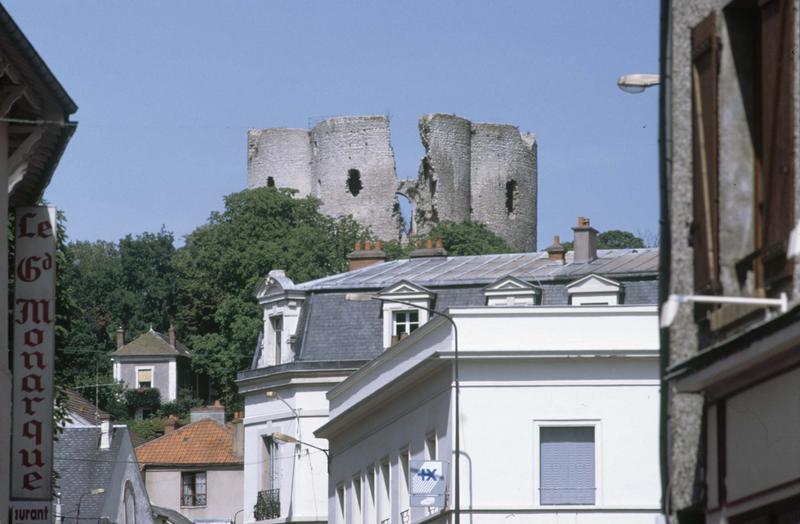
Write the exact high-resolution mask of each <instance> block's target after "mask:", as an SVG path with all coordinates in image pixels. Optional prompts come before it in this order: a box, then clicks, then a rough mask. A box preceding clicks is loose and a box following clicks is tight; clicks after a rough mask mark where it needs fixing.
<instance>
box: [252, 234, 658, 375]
mask: <svg viewBox="0 0 800 524" xmlns="http://www.w3.org/2000/svg"><path fill="white" fill-rule="evenodd" d="M590 274H599V275H601V276H604V277H606V278H610V279H613V280H616V281H618V282H620V283H621V284H622V289H623V297H622V302H623V303H625V304H656V303H657V295H658V283H657V280H656V279H657V277H658V249H653V248H646V249H616V250H599V251H598V258H597V259H595V260H593V261H592V262H589V263H574V262H572V252H570V253H567V257H566V263H565V264H560V263H554V262H552V261H550V260H549V259H548V257H547V253H546V252H543V253H515V254H504V255H480V256H467V257H431V258H414V259H403V260H395V261H392V262H385V263H382V264H375V265H373V266H369V267H366V268H363V269H360V270H356V271H351V272H347V273H339V274H336V275H332V276H329V277H325V278H321V279H318V280H312V281H309V282H305V283H302V284H297V285H294V286H293V287H292V289H294V290H302V291H305V292H306V300H305V301H304V304H303V307H302V309H301V312H300V317H299V319H298V327H297V332H296V334H295V338H296V340H295V342H294V344H293V349H294V350H295V351H296V355H297V356H296V359H295V362H294V363H292V364H288V365H287V364H283V365H281V366H272V367H270V368H264V371H263V372H261V371H256V369H255V366H256V365H257V362H258V359H259V356H260V355H258V354H256V355H255V357H254V359H253V368H254V369H252V370H251V372H243V373H242V374H240V375H239V378H240V379H243V378H249V377H251V376H256V375H258V376H260V375H261V374H271V373H272V372H273V371H275V372H278V371H279V370H280V371H286V369H284V368H286V367H287V366H289V367H292V366H299V367H298V369H300V367H302V365H303V364H304V363H307V362H312V361H328V362H338V361H358V360H362V361H363V360H371V359H373V358H375V357H377V356H378V355H380V354H381V352H382V351H383V328H382V322H383V319H382V316H381V315H382V308H381V304H380V302H378V301H375V300H371V301H361V302H359V301H352V302H351V301H346V300H345V294H346V293H347V292H348V291H351V290H364V291H366V290H370V291H373V292H378V291H379V290H381V289H384V288H386V287H388V286H391V285H393V284H396V283H398V282H400V281H402V280H406V281H409V282H411V283H413V284H415V285H417V286H425V287H426V288H428V289H429V290H430V291H431V292H432V293H433V294H434V303H433V308H434V309H436V310H437V311H445V310H447V309H449V308H456V307H474V306H484V305H485V297H484V293H483V291H484V290H483V288H484V287H485V286H487V285H489V284H492V283H494V282H496V281H497V280H498V279H499V278H502V277H505V276H509V275H511V276H513V277H515V278H518V279H520V280H523V281H526V282H530V283H533V284H535V285H537V286H538V287H541V289H542V302H541V303H542V305H545V306H559V305H567V304H569V295H568V293H567V289H566V284H568V283H570V282H573V281H575V280H577V279H579V278H581V277H584V276H586V275H590ZM260 347H261V346H260V345H259V348H260Z"/></svg>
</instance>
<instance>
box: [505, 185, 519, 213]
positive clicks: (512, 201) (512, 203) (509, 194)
mask: <svg viewBox="0 0 800 524" xmlns="http://www.w3.org/2000/svg"><path fill="white" fill-rule="evenodd" d="M518 200H519V190H518V189H517V181H516V180H509V181H508V182H506V211H507V212H508V213H513V212H514V210H515V209H516V208H517V203H518Z"/></svg>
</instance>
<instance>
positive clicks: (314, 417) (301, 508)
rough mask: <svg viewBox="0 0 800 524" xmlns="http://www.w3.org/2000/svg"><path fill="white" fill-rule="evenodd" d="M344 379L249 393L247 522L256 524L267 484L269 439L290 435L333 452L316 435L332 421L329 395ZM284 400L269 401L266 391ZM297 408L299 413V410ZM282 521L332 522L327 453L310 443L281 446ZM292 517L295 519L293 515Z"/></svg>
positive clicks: (261, 388)
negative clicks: (257, 508) (260, 497)
mask: <svg viewBox="0 0 800 524" xmlns="http://www.w3.org/2000/svg"><path fill="white" fill-rule="evenodd" d="M343 378H344V377H342V376H339V377H334V378H331V377H323V378H317V379H307V380H302V379H301V380H298V381H297V382H296V383H293V384H288V385H287V384H284V385H281V386H276V387H271V386H270V385H269V384H268V383H265V384H262V385H261V386H259V387H254V388H250V389H248V390H247V391H245V392H244V395H245V416H244V421H243V424H244V431H245V434H244V439H245V443H244V446H245V449H244V457H245V466H244V522H253V521H254V520H255V518H254V515H253V506H255V504H256V500H257V496H258V492H259V491H260V490H262V489H265V487H264V486H262V482H263V480H262V477H263V475H262V468H263V467H264V466H263V463H264V461H265V459H266V454H265V450H264V445H263V439H264V437H266V436H268V435H271V434H272V433H275V432H280V433H284V434H286V435H290V436H292V437H295V438H297V439H299V440H302V441H303V442H307V443H309V444H313V445H316V446H319V447H321V448H323V449H326V448H327V441H325V440H323V439H318V438H316V437H315V436H314V431H315V430H316V429H317V428H318V427H319V426H321V425H322V424H323V423H325V422H326V421H327V420H328V402H327V399H326V398H325V394H326V392H327V391H328V389H329V388H330V387H332V386H333V385H334V384H336V383H337V382H339V381H341V380H342V379H343ZM267 390H272V391H275V392H276V393H277V394H278V395H279V396H280V398H282V399H283V400H285V401H286V404H288V406H287V405H286V404H284V402H281V401H280V400H278V399H277V398H273V399H267V397H266V394H265V393H266V391H267ZM292 409H294V410H295V411H296V412H293V411H292ZM278 457H279V460H278V463H279V469H280V474H279V476H278V478H279V482H280V484H279V486H277V487H278V489H280V500H281V518H282V520H289V521H292V522H301V521H304V522H323V521H326V520H327V513H326V510H327V502H328V493H327V481H328V476H327V458H326V456H325V454H324V453H323V452H321V451H318V450H315V449H313V448H309V447H308V446H305V445H299V446H298V445H295V444H285V443H279V444H278ZM290 513H291V515H290Z"/></svg>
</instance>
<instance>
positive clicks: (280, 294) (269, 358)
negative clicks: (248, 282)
mask: <svg viewBox="0 0 800 524" xmlns="http://www.w3.org/2000/svg"><path fill="white" fill-rule="evenodd" d="M256 298H257V299H258V303H259V304H260V305H261V308H262V310H263V321H264V328H263V332H262V336H261V345H260V347H259V348H258V349H257V350H258V351H259V352H260V355H259V357H258V359H257V361H258V364H257V367H267V366H276V365H278V364H283V363H285V362H291V361H293V360H294V352H293V348H292V347H291V344H290V342H291V341H292V340H294V335H295V332H296V331H297V321H298V318H299V316H300V310H301V309H302V306H303V302H304V301H305V293H304V292H303V291H301V290H299V289H297V287H296V286H295V284H294V282H293V281H292V279H291V278H289V277H287V276H286V273H284V271H283V270H281V269H273V270H272V271H270V272H269V275H267V278H265V279H264V281H263V282H262V283H261V284H259V286H258V289H257V290H256Z"/></svg>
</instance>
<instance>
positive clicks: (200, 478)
mask: <svg viewBox="0 0 800 524" xmlns="http://www.w3.org/2000/svg"><path fill="white" fill-rule="evenodd" d="M181 483H182V484H183V491H182V496H181V506H205V505H206V472H205V471H195V472H184V473H181Z"/></svg>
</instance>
